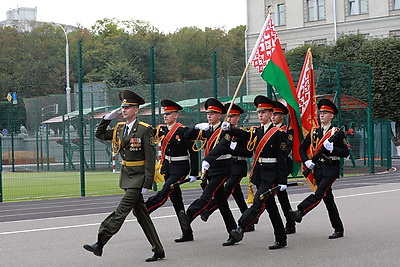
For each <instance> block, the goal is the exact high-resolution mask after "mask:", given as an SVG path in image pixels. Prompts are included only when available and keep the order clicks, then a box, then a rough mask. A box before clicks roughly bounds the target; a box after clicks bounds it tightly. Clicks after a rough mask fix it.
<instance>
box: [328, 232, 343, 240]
mask: <svg viewBox="0 0 400 267" xmlns="http://www.w3.org/2000/svg"><path fill="white" fill-rule="evenodd" d="M343 236H344V232H343V231H336V230H335V232H333V234H332V235H330V236H329V239H336V238H341V237H343Z"/></svg>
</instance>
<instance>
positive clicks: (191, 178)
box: [189, 175, 197, 183]
mask: <svg viewBox="0 0 400 267" xmlns="http://www.w3.org/2000/svg"><path fill="white" fill-rule="evenodd" d="M189 179H190V181H189V182H191V183H194V182H196V180H197V177H196V176H192V175H189Z"/></svg>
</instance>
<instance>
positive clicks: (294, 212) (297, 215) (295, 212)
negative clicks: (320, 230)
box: [289, 210, 303, 223]
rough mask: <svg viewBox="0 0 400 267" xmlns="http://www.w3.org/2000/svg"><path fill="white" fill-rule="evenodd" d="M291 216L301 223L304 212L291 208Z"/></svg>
mask: <svg viewBox="0 0 400 267" xmlns="http://www.w3.org/2000/svg"><path fill="white" fill-rule="evenodd" d="M289 215H290V217H292V218H293V220H294V221H295V222H297V223H301V219H302V218H303V213H302V212H301V211H300V210H289Z"/></svg>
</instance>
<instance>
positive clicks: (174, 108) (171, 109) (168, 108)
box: [164, 107, 178, 112]
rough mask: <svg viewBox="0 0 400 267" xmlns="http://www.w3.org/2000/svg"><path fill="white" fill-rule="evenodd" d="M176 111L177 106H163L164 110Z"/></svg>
mask: <svg viewBox="0 0 400 267" xmlns="http://www.w3.org/2000/svg"><path fill="white" fill-rule="evenodd" d="M174 111H175V112H177V111H178V108H177V107H164V112H174Z"/></svg>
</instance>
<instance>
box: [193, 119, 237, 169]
mask: <svg viewBox="0 0 400 267" xmlns="http://www.w3.org/2000/svg"><path fill="white" fill-rule="evenodd" d="M220 127H221V124H220V125H219V126H218V127H217V129H219V128H220ZM217 129H215V130H217ZM198 134H199V130H196V129H195V128H194V126H192V127H190V128H189V130H188V131H187V132H186V138H188V139H189V140H196V138H197V136H198ZM212 134H213V131H212V130H211V127H210V129H208V130H207V131H203V132H202V137H203V138H207V142H208V141H209V139H210V137H211V136H212ZM214 142H215V141H214ZM230 143H231V136H230V134H229V133H227V132H225V131H222V132H221V135H220V138H219V142H218V144H217V145H216V146H215V147H214V148H212V147H213V146H214V144H211V148H212V149H211V151H210V152H209V153H208V155H206V157H205V158H204V160H205V161H207V162H208V163H210V168H209V170H208V171H207V174H208V175H209V176H212V175H221V174H226V175H227V176H230V172H231V160H230V158H228V159H221V160H217V158H219V157H220V156H222V155H229V154H230V148H229V146H230Z"/></svg>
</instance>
